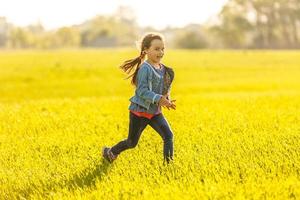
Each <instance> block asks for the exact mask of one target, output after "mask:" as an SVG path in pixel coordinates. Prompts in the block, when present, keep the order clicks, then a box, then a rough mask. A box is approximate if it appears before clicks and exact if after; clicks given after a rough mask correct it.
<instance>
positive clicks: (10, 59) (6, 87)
mask: <svg viewBox="0 0 300 200" xmlns="http://www.w3.org/2000/svg"><path fill="white" fill-rule="evenodd" d="M137 55H138V52H137V51H136V50H132V49H99V50H93V49H86V50H49V51H38V50H26V51H21V50H14V51H13V50H1V51H0V199H299V198H300V51H229V50H228V51H225V50H203V51H200V50H171V49H170V50H168V49H167V50H166V55H165V57H164V59H163V62H164V63H165V64H166V65H168V66H171V67H173V69H174V70H175V80H174V83H173V85H172V91H171V98H172V99H176V105H177V109H176V110H167V109H164V110H163V113H164V116H165V117H166V118H167V120H168V122H169V124H170V126H171V128H172V130H173V133H174V162H172V163H171V164H170V165H165V164H163V157H162V139H161V138H160V136H159V135H158V134H157V133H156V132H155V131H154V130H152V129H151V127H150V126H148V127H147V128H146V129H145V131H144V132H143V134H142V136H141V139H140V141H139V144H138V145H137V147H136V148H134V149H130V150H127V151H125V152H123V153H122V154H121V155H120V156H119V157H118V159H117V160H116V161H115V162H114V163H113V164H109V163H107V162H106V161H104V160H103V159H102V157H101V148H102V146H104V145H108V146H111V145H114V144H115V143H117V142H119V141H120V140H121V139H124V138H126V137H127V134H128V123H129V111H128V106H129V98H130V97H131V96H132V95H133V93H134V88H133V87H132V86H131V84H130V81H129V80H125V78H126V75H125V74H124V73H123V72H122V71H121V70H120V69H119V68H118V66H119V65H120V64H121V63H122V62H123V61H124V60H126V59H129V58H133V57H135V56H137Z"/></svg>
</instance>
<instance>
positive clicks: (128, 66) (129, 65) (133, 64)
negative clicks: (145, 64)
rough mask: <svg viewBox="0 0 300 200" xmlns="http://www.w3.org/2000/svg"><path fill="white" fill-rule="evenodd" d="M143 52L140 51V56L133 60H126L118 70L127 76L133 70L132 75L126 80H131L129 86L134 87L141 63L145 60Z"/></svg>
mask: <svg viewBox="0 0 300 200" xmlns="http://www.w3.org/2000/svg"><path fill="white" fill-rule="evenodd" d="M145 55H146V54H145V52H144V51H141V53H140V56H138V57H136V58H134V59H130V60H126V61H125V62H124V63H123V64H122V65H121V66H120V68H121V69H122V70H123V71H124V72H126V73H127V74H130V72H131V71H132V70H133V69H134V68H135V71H134V73H132V74H131V75H129V76H128V77H127V78H126V79H129V78H130V77H132V79H131V84H132V85H134V86H136V76H137V73H138V70H139V68H140V65H141V63H142V61H144V60H145Z"/></svg>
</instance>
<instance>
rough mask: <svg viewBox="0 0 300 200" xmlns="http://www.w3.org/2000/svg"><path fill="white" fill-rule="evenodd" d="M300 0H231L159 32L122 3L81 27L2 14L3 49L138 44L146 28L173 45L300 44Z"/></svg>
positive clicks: (1, 33)
mask: <svg viewBox="0 0 300 200" xmlns="http://www.w3.org/2000/svg"><path fill="white" fill-rule="evenodd" d="M299 28H300V0H228V2H227V3H226V4H225V5H224V6H223V8H222V10H221V11H220V13H219V14H218V15H217V16H215V17H214V18H211V19H210V20H209V21H208V22H207V23H205V24H202V25H200V24H189V25H186V26H185V27H182V28H172V27H166V28H165V29H163V30H155V29H154V28H152V27H139V26H138V25H137V23H136V18H135V16H134V11H133V10H132V9H131V8H129V7H124V6H123V7H119V9H118V10H117V11H116V12H115V13H114V14H112V15H105V16H96V17H94V18H92V19H90V20H87V21H85V22H83V23H82V24H79V25H74V26H70V27H62V28H59V29H56V30H51V31H49V30H48V31H46V30H45V29H44V27H43V25H42V24H41V23H36V24H32V25H29V26H27V27H17V26H14V25H13V24H10V23H8V22H7V20H6V18H5V17H0V48H41V49H51V48H61V47H64V48H69V47H70V48H74V47H117V46H118V47H119V46H134V41H136V40H137V38H139V37H140V36H141V35H143V34H144V33H145V32H149V31H159V32H161V33H163V34H164V35H165V37H166V40H167V41H166V42H167V46H168V47H171V48H188V49H199V48H255V49H257V48H272V49H275V48H278V49H279V48H299V47H300V43H299V40H300V38H299V37H300V31H299Z"/></svg>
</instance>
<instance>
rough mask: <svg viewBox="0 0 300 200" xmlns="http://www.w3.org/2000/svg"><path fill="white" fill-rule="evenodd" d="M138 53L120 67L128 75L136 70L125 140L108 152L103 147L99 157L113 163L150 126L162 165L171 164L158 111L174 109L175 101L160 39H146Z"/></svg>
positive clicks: (169, 136)
mask: <svg viewBox="0 0 300 200" xmlns="http://www.w3.org/2000/svg"><path fill="white" fill-rule="evenodd" d="M140 49H141V52H140V56H138V57H137V58H135V59H131V60H127V61H125V62H124V63H123V64H122V65H121V66H120V68H121V69H122V70H123V71H124V72H126V73H128V74H129V73H130V72H131V71H132V70H133V69H134V68H135V71H134V73H133V74H132V75H130V76H129V77H128V78H130V77H132V80H131V83H132V84H133V85H134V86H135V87H136V89H135V95H134V96H133V97H131V98H130V99H129V100H130V102H131V104H130V106H129V120H130V122H129V134H128V137H127V139H125V140H123V141H120V142H119V143H117V144H116V145H115V146H113V147H111V148H109V147H103V150H102V155H103V157H104V159H106V160H108V161H109V162H113V161H114V160H115V159H116V158H117V157H118V155H119V154H120V153H121V152H123V151H125V150H126V149H129V148H134V147H135V146H136V145H137V143H138V140H139V138H140V136H141V133H142V132H143V130H144V129H145V128H146V126H147V125H148V124H149V125H150V126H151V127H152V128H153V129H154V130H155V131H156V132H158V134H159V135H160V136H161V137H162V139H163V142H164V145H163V155H164V161H166V162H167V163H169V162H170V160H173V133H172V130H171V129H170V127H169V124H168V122H167V120H166V119H165V117H164V116H163V114H162V112H161V107H166V108H167V109H170V108H171V109H175V108H176V105H175V100H170V88H171V83H172V81H173V79H174V72H173V70H172V69H171V68H169V67H167V66H165V65H163V64H162V63H161V62H160V61H161V59H162V57H163V56H164V40H163V36H162V35H160V34H156V33H149V34H147V35H145V36H144V37H143V38H142V42H141V48H140ZM146 56H147V60H145V57H146Z"/></svg>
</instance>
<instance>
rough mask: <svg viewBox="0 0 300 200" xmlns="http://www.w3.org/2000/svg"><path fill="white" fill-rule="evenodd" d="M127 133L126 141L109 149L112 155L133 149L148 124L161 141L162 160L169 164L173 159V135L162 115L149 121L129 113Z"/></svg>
mask: <svg viewBox="0 0 300 200" xmlns="http://www.w3.org/2000/svg"><path fill="white" fill-rule="evenodd" d="M129 120H130V121H129V133H128V137H127V139H125V140H123V141H121V142H119V143H118V144H116V145H115V146H113V147H112V148H111V151H112V153H113V154H115V155H118V154H120V153H121V152H122V151H125V150H126V149H130V148H134V147H135V146H136V145H137V143H138V141H139V139H140V136H141V134H142V132H143V130H144V129H145V128H146V126H147V125H148V124H149V125H150V126H151V127H152V128H153V129H154V130H155V131H156V132H157V133H158V134H159V135H160V136H161V137H162V139H163V142H164V146H163V155H164V159H165V160H166V161H167V162H169V161H170V159H173V133H172V131H171V129H170V126H169V124H168V122H167V120H166V119H165V117H164V116H163V114H162V113H160V114H158V115H155V116H154V117H152V118H151V119H147V118H145V117H139V116H136V115H135V114H133V113H131V112H129Z"/></svg>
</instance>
